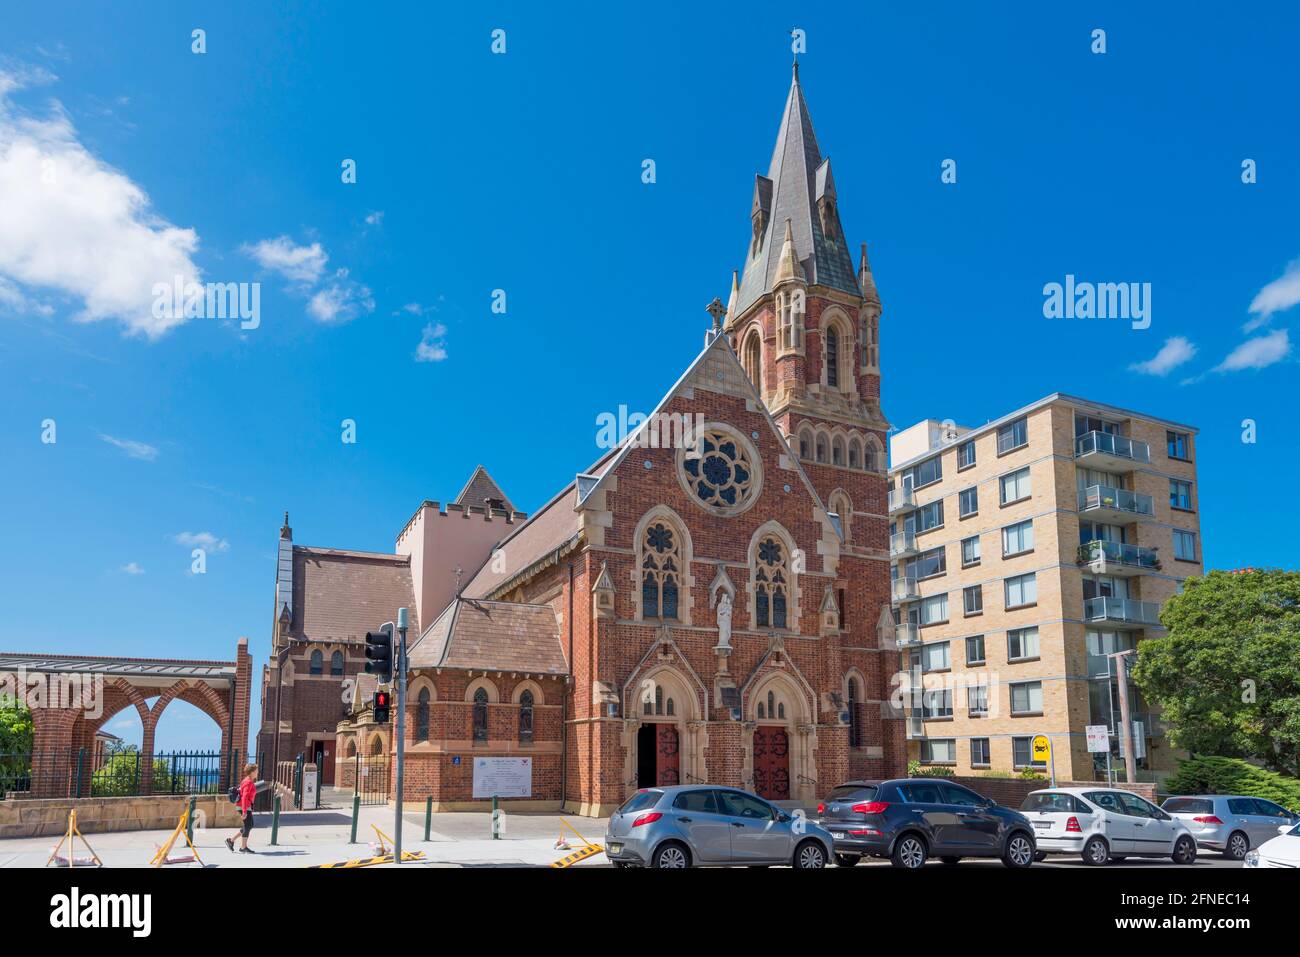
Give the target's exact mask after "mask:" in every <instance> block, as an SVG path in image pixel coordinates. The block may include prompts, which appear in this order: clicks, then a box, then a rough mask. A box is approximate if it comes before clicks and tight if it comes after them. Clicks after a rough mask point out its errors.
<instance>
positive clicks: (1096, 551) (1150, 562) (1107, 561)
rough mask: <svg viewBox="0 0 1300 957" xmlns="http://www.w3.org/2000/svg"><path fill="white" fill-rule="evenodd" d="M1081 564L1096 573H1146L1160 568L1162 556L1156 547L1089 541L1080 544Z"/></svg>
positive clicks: (1124, 574) (1123, 574)
mask: <svg viewBox="0 0 1300 957" xmlns="http://www.w3.org/2000/svg"><path fill="white" fill-rule="evenodd" d="M1079 564H1080V565H1086V566H1087V568H1088V570H1089V571H1091V572H1092V573H1093V574H1095V575H1120V576H1122V577H1129V576H1132V575H1145V574H1147V573H1148V572H1154V571H1159V570H1160V556H1159V555H1157V554H1156V551H1155V549H1154V548H1143V547H1141V546H1140V545H1124V544H1121V543H1120V542H1102V541H1096V542H1088V543H1087V544H1086V545H1080V546H1079Z"/></svg>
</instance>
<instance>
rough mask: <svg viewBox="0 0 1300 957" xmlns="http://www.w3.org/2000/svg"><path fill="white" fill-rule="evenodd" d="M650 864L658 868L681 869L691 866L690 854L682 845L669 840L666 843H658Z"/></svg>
mask: <svg viewBox="0 0 1300 957" xmlns="http://www.w3.org/2000/svg"><path fill="white" fill-rule="evenodd" d="M652 864H653V866H654V867H656V868H658V869H659V870H665V871H668V870H681V869H682V868H685V867H690V866H691V856H690V853H689V852H688V851H687V850H686V848H685V847H684V846H683V845H681V844H678V843H677V842H676V841H669V842H668V843H667V844H661V845H659V849H658V850H657V851H655V855H654V858H653V859H652Z"/></svg>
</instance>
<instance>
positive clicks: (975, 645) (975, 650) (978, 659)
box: [966, 635, 984, 665]
mask: <svg viewBox="0 0 1300 957" xmlns="http://www.w3.org/2000/svg"><path fill="white" fill-rule="evenodd" d="M966 664H968V665H982V664H984V636H983V635H971V636H970V637H969V638H967V639H966Z"/></svg>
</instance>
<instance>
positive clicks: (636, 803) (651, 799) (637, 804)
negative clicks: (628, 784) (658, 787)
mask: <svg viewBox="0 0 1300 957" xmlns="http://www.w3.org/2000/svg"><path fill="white" fill-rule="evenodd" d="M663 796H664V792H663V791H637V792H636V794H633V795H632V796H631V797H630V798H628V799H627V800H626V801H624V802H623V806H622V807H621V808H619V809H618V813H619V814H632V813H633V812H635V811H644V810H645V809H646V808H648V807H654V806H655V805H656V804H658V803H659V799H660V798H661V797H663Z"/></svg>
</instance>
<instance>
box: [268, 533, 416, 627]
mask: <svg viewBox="0 0 1300 957" xmlns="http://www.w3.org/2000/svg"><path fill="white" fill-rule="evenodd" d="M402 607H405V608H407V609H408V613H409V615H410V633H414V634H419V621H418V618H417V615H416V611H415V590H414V588H413V587H412V586H411V566H410V559H409V558H407V557H406V556H405V555H384V554H379V553H376V552H349V551H341V550H338V549H332V548H306V547H304V546H301V545H295V546H294V549H293V627H292V630H291V632H290V635H291V636H292V637H294V638H304V639H311V640H319V641H325V640H336V641H343V640H348V639H353V640H357V641H360V640H362V639H363V638H365V634H366V632H368V631H375V630H376V629H378V628H379V626H380V625H382V624H383V623H384V622H386V621H396V620H397V609H399V608H402Z"/></svg>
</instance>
